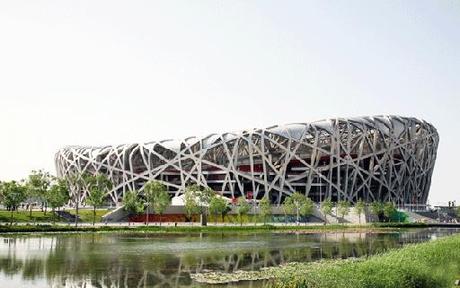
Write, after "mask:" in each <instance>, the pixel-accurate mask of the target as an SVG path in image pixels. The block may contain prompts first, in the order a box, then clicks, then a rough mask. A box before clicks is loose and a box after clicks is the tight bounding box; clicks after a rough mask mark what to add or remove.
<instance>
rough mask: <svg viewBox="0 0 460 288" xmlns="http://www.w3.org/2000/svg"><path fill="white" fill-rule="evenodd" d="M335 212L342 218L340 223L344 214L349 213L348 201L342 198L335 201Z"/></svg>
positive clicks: (343, 219) (343, 220)
mask: <svg viewBox="0 0 460 288" xmlns="http://www.w3.org/2000/svg"><path fill="white" fill-rule="evenodd" d="M337 212H338V213H339V215H340V218H342V223H343V222H345V216H347V215H348V214H349V213H350V203H349V202H348V201H345V200H342V201H339V202H338V203H337Z"/></svg>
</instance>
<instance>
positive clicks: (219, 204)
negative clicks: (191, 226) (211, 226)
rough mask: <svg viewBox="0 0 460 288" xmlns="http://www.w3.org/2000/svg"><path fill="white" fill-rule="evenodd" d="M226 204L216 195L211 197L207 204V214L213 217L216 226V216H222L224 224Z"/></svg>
mask: <svg viewBox="0 0 460 288" xmlns="http://www.w3.org/2000/svg"><path fill="white" fill-rule="evenodd" d="M227 207H228V203H227V201H226V200H225V199H224V198H223V197H219V196H217V195H214V196H212V198H211V201H210V202H209V212H210V213H211V214H212V215H214V216H215V220H214V222H215V223H216V224H217V216H218V215H220V216H222V222H224V216H225V212H226V211H227Z"/></svg>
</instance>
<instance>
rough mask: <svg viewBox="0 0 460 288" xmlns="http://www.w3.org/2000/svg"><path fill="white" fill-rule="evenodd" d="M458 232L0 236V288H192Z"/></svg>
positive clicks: (455, 230) (360, 254) (380, 250)
mask: <svg viewBox="0 0 460 288" xmlns="http://www.w3.org/2000/svg"><path fill="white" fill-rule="evenodd" d="M457 232H460V231H459V230H458V229H445V228H429V229H414V230H407V231H403V232H392V233H348V232H347V233H342V232H341V233H315V234H280V233H262V234H261V233H255V234H215V233H213V234H190V235H183V234H181V235H178V234H129V233H118V234H117V233H114V234H91V233H88V234H60V235H58V234H56V235H53V234H46V235H32V236H5V235H3V236H0V287H15V288H18V287H32V286H33V287H116V288H118V287H192V286H193V287H196V286H199V285H198V284H197V283H195V282H193V281H192V280H191V279H190V273H196V272H202V271H207V270H217V271H226V272H232V271H235V270H257V269H260V268H262V267H268V266H276V265H279V264H282V263H287V262H294V261H297V262H300V261H316V260H319V259H324V258H326V259H329V258H348V257H361V256H365V255H371V254H375V253H378V252H382V251H384V250H386V249H389V248H395V247H400V246H402V245H405V244H408V243H417V242H423V241H429V240H432V239H436V238H438V237H442V236H445V235H449V234H452V233H457ZM260 284H261V283H251V282H248V283H240V284H238V285H239V286H240V287H258V286H260ZM221 287H222V286H221Z"/></svg>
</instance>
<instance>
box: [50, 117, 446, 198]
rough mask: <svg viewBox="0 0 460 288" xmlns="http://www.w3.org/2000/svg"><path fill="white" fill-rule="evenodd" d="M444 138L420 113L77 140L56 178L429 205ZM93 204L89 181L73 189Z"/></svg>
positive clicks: (118, 190)
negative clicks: (163, 136)
mask: <svg viewBox="0 0 460 288" xmlns="http://www.w3.org/2000/svg"><path fill="white" fill-rule="evenodd" d="M438 142H439V136H438V133H437V131H436V129H435V128H434V127H433V126H432V125H431V124H429V123H427V122H425V121H423V120H419V119H416V118H411V117H400V116H372V117H357V118H333V119H327V120H321V121H316V122H311V123H295V124H288V125H275V126H271V127H268V128H265V129H250V130H243V131H240V132H228V133H221V134H210V135H208V136H206V137H188V138H185V139H183V140H163V141H153V142H147V143H133V144H125V145H116V146H101V147H91V146H87V147H82V146H69V147H66V148H63V149H60V150H59V151H58V152H57V153H56V155H55V163H56V169H57V175H58V176H59V177H64V178H67V179H70V178H71V177H77V178H78V177H80V176H81V175H83V174H84V173H89V174H95V173H102V174H105V175H107V176H108V178H109V179H110V180H111V181H112V183H113V189H112V190H111V191H110V192H109V193H108V195H107V202H108V203H111V204H112V205H115V206H120V205H121V200H122V198H123V195H124V193H126V192H127V191H130V190H138V191H140V193H142V190H143V186H144V184H145V183H146V182H147V181H149V180H158V181H161V182H162V183H163V184H165V185H166V187H167V189H168V191H169V192H170V194H171V196H172V197H173V196H179V195H181V194H182V193H183V192H184V191H185V188H186V187H187V185H190V184H199V185H201V186H204V187H210V188H212V189H213V190H214V191H216V193H219V194H221V195H223V196H225V197H228V198H229V199H236V198H237V197H240V196H243V197H246V198H248V199H261V198H262V197H264V196H267V197H269V199H270V201H271V202H272V203H273V204H275V205H276V204H280V203H282V202H283V200H284V198H285V197H286V196H287V195H290V194H292V193H293V192H296V191H298V192H301V193H303V194H305V195H306V196H308V197H310V198H311V199H312V200H313V201H315V202H321V201H323V200H324V199H328V198H330V199H332V201H340V200H346V201H349V202H352V203H354V202H356V201H357V200H358V199H362V200H364V201H366V202H372V201H391V202H394V203H395V204H396V205H398V206H400V207H403V206H404V205H418V204H422V205H423V204H426V201H427V197H428V192H429V189H430V182H431V176H432V173H433V168H434V164H435V160H436V151H437V147H438ZM71 193H73V195H74V196H75V194H76V193H78V196H79V197H73V198H74V199H78V201H80V202H84V199H85V197H86V193H87V191H85V189H84V187H73V186H71Z"/></svg>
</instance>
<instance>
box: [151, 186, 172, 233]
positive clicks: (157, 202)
mask: <svg viewBox="0 0 460 288" xmlns="http://www.w3.org/2000/svg"><path fill="white" fill-rule="evenodd" d="M153 198H154V199H153V211H155V213H157V214H159V215H160V226H161V216H162V215H163V213H164V212H165V210H166V208H168V206H169V205H171V198H169V194H168V191H166V189H164V190H159V191H157V192H156V193H155V194H154V195H153Z"/></svg>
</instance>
